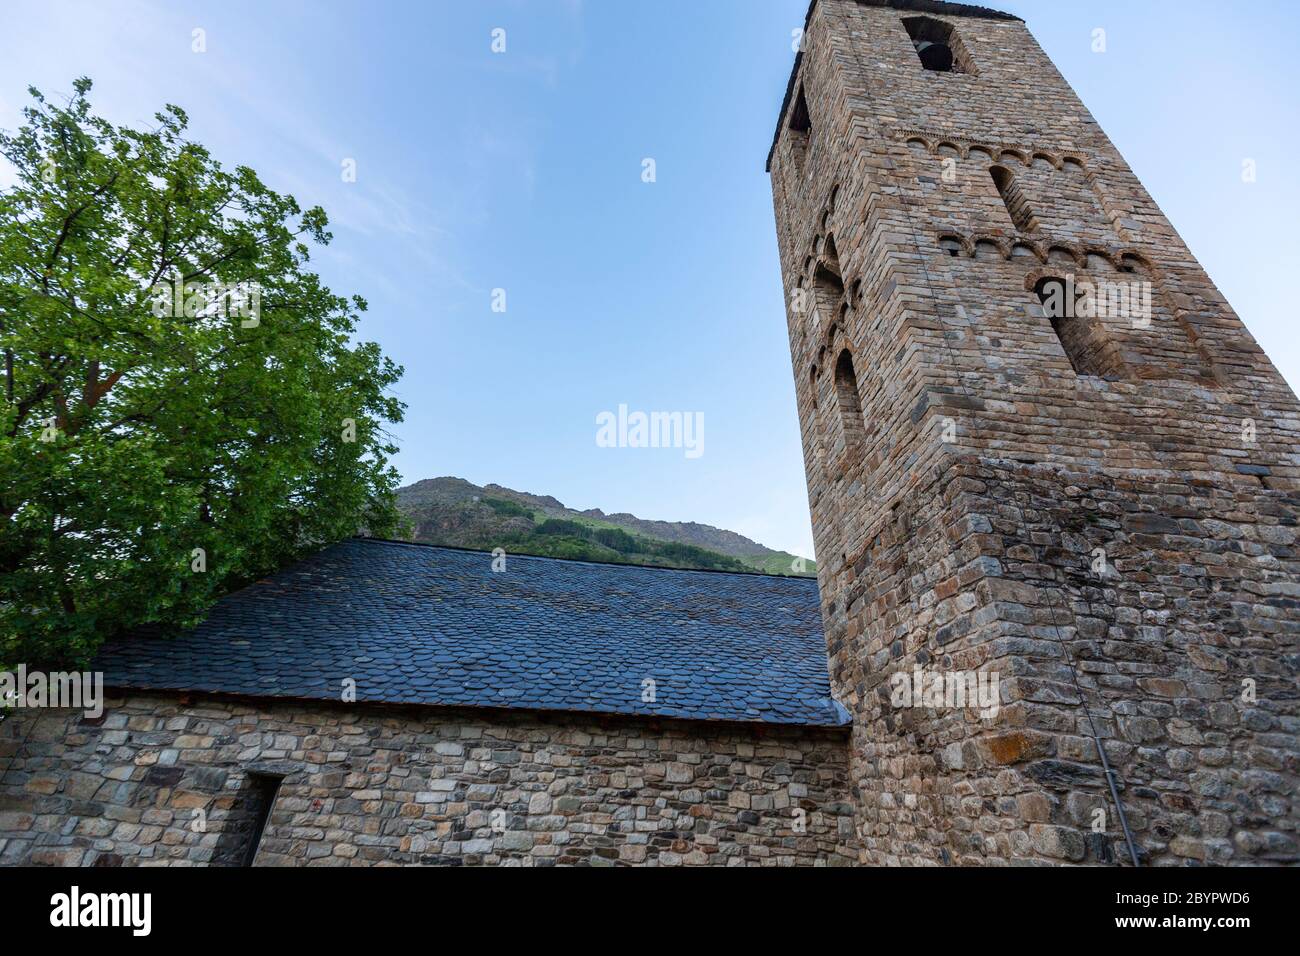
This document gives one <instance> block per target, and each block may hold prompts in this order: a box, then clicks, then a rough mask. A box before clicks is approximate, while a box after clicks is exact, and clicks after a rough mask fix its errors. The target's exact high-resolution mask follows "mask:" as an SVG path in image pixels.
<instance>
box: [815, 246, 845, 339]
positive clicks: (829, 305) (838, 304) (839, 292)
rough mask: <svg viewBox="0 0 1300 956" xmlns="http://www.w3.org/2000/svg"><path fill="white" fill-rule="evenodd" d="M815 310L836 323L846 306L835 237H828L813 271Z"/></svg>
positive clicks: (827, 319)
mask: <svg viewBox="0 0 1300 956" xmlns="http://www.w3.org/2000/svg"><path fill="white" fill-rule="evenodd" d="M813 292H814V296H815V298H816V303H815V309H816V311H817V313H818V314H820V315H821V316H822V317H823V318H824V319H825V320H826V321H828V322H830V321H834V320H835V318H836V317H837V316H839V314H840V311H841V309H842V308H843V305H844V277H843V276H842V275H841V274H840V259H839V254H838V252H837V251H836V249H835V237H834V236H829V235H828V236H827V237H826V241H825V243H824V244H823V246H822V255H821V259H820V260H818V262H817V266H816V268H815V269H814V270H813Z"/></svg>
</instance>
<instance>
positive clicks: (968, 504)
mask: <svg viewBox="0 0 1300 956" xmlns="http://www.w3.org/2000/svg"><path fill="white" fill-rule="evenodd" d="M916 16H924V17H927V18H928V21H929V23H928V25H927V27H926V31H927V32H926V33H925V35H926V36H942V35H944V33H945V32H946V31H948V30H949V29H951V30H952V31H954V32H955V38H954V39H953V40H952V43H953V46H954V48H955V49H956V56H955V59H956V60H957V61H958V64H959V68H961V69H964V70H965V72H937V71H933V70H928V69H926V68H924V67H923V65H922V62H921V59H920V53H919V50H918V47H917V46H915V45H914V43H913V38H912V37H911V36H909V32H908V29H907V27H906V26H905V23H904V19H905V18H909V17H916ZM769 167H770V171H771V175H772V187H773V194H774V200H775V208H776V218H777V230H778V238H779V244H780V251H781V261H782V268H783V273H784V280H785V285H786V290H787V293H788V296H789V302H788V304H789V310H788V313H789V314H788V318H789V332H790V347H791V355H792V359H793V364H794V374H795V384H796V389H797V393H798V401H799V415H800V421H801V424H802V429H803V442H804V456H805V462H806V466H807V476H808V488H809V499H810V504H811V508H812V516H813V527H814V534H815V538H816V546H817V557H818V563H819V568H820V572H819V577H820V581H819V583H820V587H821V594H822V601H823V614H824V618H825V624H826V631H827V641H828V648H829V654H830V661H831V676H832V689H833V691H834V693H835V695H836V697H837V699H839V700H840V701H841V702H843V703H844V704H845V705H846V706H847V707H848V708H849V709H850V711H852V712H853V713H854V716H855V722H854V731H853V741H852V745H851V754H850V762H851V768H852V769H851V774H852V782H853V787H854V788H855V794H856V800H857V825H858V828H859V832H860V834H861V837H862V860H863V861H864V862H869V863H899V862H902V863H982V864H989V863H1004V862H1017V863H1084V862H1086V863H1110V862H1113V861H1115V860H1117V859H1118V860H1120V861H1121V862H1123V861H1126V859H1127V848H1126V844H1125V841H1124V840H1123V837H1122V830H1121V826H1120V823H1119V820H1118V813H1117V808H1116V805H1115V801H1114V800H1113V799H1112V797H1111V795H1110V792H1109V787H1108V785H1107V780H1106V777H1105V774H1104V773H1103V769H1102V766H1101V762H1100V759H1099V754H1098V748H1097V744H1096V742H1095V740H1094V737H1093V732H1094V731H1093V728H1094V727H1095V732H1096V734H1097V736H1098V737H1099V738H1100V739H1101V740H1102V741H1103V742H1104V747H1105V750H1106V754H1107V756H1108V758H1109V761H1110V764H1111V766H1112V768H1113V770H1114V771H1115V775H1116V787H1117V789H1118V791H1119V793H1120V803H1121V805H1122V806H1123V808H1124V810H1125V811H1126V814H1127V819H1128V823H1129V824H1130V827H1131V829H1132V831H1133V835H1134V841H1135V843H1136V845H1137V850H1138V853H1139V854H1140V855H1141V857H1142V858H1144V860H1146V861H1149V862H1156V863H1187V862H1210V863H1260V862H1278V863H1294V862H1296V861H1298V860H1300V843H1298V842H1297V832H1296V831H1297V818H1298V813H1297V808H1296V802H1295V801H1296V793H1297V791H1298V790H1300V786H1298V785H1300V776H1298V774H1297V752H1298V750H1300V745H1298V744H1297V731H1300V706H1298V704H1297V700H1298V698H1300V694H1297V687H1296V674H1297V657H1296V650H1297V634H1300V615H1297V613H1296V609H1297V607H1298V606H1300V600H1298V599H1300V556H1298V553H1297V548H1296V537H1297V517H1298V516H1300V494H1298V492H1300V453H1298V450H1297V445H1298V443H1300V404H1298V403H1297V401H1296V397H1295V395H1294V393H1293V392H1292V391H1291V389H1290V388H1289V387H1288V386H1287V385H1286V383H1285V382H1284V381H1283V379H1282V378H1281V376H1280V375H1279V374H1278V372H1277V371H1276V369H1275V368H1274V367H1273V366H1272V364H1271V363H1270V362H1269V361H1268V358H1267V357H1266V356H1265V355H1264V354H1263V353H1262V351H1261V350H1260V349H1259V347H1258V345H1256V343H1255V342H1254V340H1253V339H1252V338H1251V336H1250V334H1249V333H1248V332H1247V331H1246V329H1245V327H1244V326H1243V325H1242V324H1241V322H1240V320H1239V319H1238V317H1237V316H1236V315H1235V314H1234V313H1233V311H1232V309H1231V307H1230V306H1229V305H1228V303H1227V302H1226V301H1225V300H1224V298H1223V296H1222V295H1221V294H1220V293H1219V292H1218V290H1217V289H1216V288H1215V287H1214V285H1213V283H1212V282H1211V281H1210V279H1209V277H1208V276H1207V275H1206V274H1205V272H1204V271H1203V270H1202V269H1201V268H1200V266H1199V264H1198V263H1197V262H1196V260H1195V259H1194V258H1193V256H1192V255H1191V253H1190V251H1189V250H1188V249H1187V247H1186V245H1185V244H1184V243H1183V242H1182V240H1181V239H1180V237H1179V236H1178V233H1177V232H1176V231H1175V230H1174V228H1173V226H1172V225H1171V224H1170V223H1169V222H1168V221H1167V220H1166V219H1165V217H1164V216H1163V214H1162V213H1161V212H1160V210H1159V209H1158V208H1157V207H1156V205H1155V203H1154V202H1153V201H1152V199H1151V197H1150V196H1149V195H1148V194H1147V193H1146V191H1145V189H1144V188H1143V187H1142V185H1141V183H1140V182H1139V181H1138V180H1137V178H1136V177H1135V176H1134V174H1133V173H1132V171H1131V170H1130V169H1129V168H1128V166H1127V165H1126V164H1125V162H1124V160H1123V159H1122V157H1121V156H1120V154H1119V153H1118V151H1117V150H1116V149H1115V148H1114V146H1113V145H1112V144H1111V143H1110V141H1109V140H1108V139H1107V138H1106V136H1105V134H1104V133H1103V132H1102V131H1101V129H1100V128H1099V127H1098V125H1097V124H1096V122H1095V121H1094V120H1093V119H1092V117H1091V116H1089V114H1088V112H1087V110H1086V109H1085V108H1084V107H1083V105H1082V104H1081V103H1080V102H1079V101H1078V99H1077V98H1076V97H1075V95H1074V93H1073V92H1072V91H1071V90H1070V88H1069V86H1068V84H1067V83H1066V82H1065V80H1064V79H1063V78H1062V77H1061V76H1060V74H1059V73H1058V72H1057V71H1056V69H1055V67H1054V66H1053V65H1052V63H1051V62H1050V60H1048V58H1047V57H1046V56H1045V55H1044V54H1043V52H1042V50H1041V49H1040V48H1039V47H1038V45H1037V44H1036V43H1035V41H1034V40H1033V38H1032V36H1031V35H1030V34H1029V32H1028V31H1027V30H1026V28H1025V26H1024V24H1023V23H1021V22H1020V21H1019V20H1017V19H1015V18H1010V17H1005V16H1002V15H998V14H993V13H991V12H989V11H980V10H978V9H974V8H961V7H959V6H958V5H954V4H943V3H931V2H926V0H870V2H866V0H817V2H815V3H814V4H813V7H812V10H811V11H810V15H809V21H808V24H807V29H806V31H805V35H804V39H803V52H802V53H801V55H800V57H799V59H798V62H797V63H796V67H795V72H794V75H793V77H792V82H791V87H790V95H789V97H788V98H787V103H786V108H785V109H784V111H783V113H782V116H781V121H780V125H779V127H778V132H777V138H776V142H775V145H774V147H773V152H772V155H771V157H770V163H769ZM995 167H999V168H1000V171H995ZM1066 276H1075V277H1077V278H1079V279H1084V278H1087V277H1094V278H1104V279H1106V280H1107V281H1116V282H1137V281H1149V282H1150V283H1151V289H1152V308H1151V314H1150V321H1149V322H1146V323H1134V322H1132V321H1130V319H1129V318H1128V317H1118V318H1117V317H1114V316H1102V317H1095V318H1077V319H1067V320H1066V321H1065V323H1063V324H1061V325H1060V326H1059V328H1054V324H1053V322H1052V321H1049V318H1048V317H1047V315H1045V314H1044V310H1043V308H1042V305H1041V304H1040V301H1039V297H1038V296H1037V295H1036V294H1035V289H1036V286H1037V284H1038V283H1039V281H1040V280H1042V279H1045V278H1051V277H1061V278H1064V277H1066ZM917 667H921V668H929V669H937V670H940V671H945V672H954V671H956V672H966V671H972V670H978V671H984V672H996V673H998V674H999V675H1000V677H1001V701H1002V706H1001V709H1000V711H999V713H998V714H997V716H996V717H994V718H992V719H985V718H983V717H980V716H979V715H977V714H975V713H974V712H972V711H971V710H969V709H955V708H948V709H945V708H942V707H941V708H924V707H923V708H902V707H899V706H897V705H896V703H895V702H894V701H893V700H892V698H891V681H892V679H893V677H894V675H895V674H900V673H901V674H909V673H912V672H913V671H914V669H915V668H917ZM1098 811H1101V812H1100V813H1098Z"/></svg>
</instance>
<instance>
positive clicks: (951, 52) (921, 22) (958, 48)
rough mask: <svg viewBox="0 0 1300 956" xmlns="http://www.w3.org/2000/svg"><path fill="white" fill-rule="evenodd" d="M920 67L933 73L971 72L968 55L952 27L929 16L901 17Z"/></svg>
mask: <svg viewBox="0 0 1300 956" xmlns="http://www.w3.org/2000/svg"><path fill="white" fill-rule="evenodd" d="M903 26H904V27H905V28H906V29H907V35H908V36H909V37H911V38H912V45H913V46H914V47H916V55H917V56H918V57H920V59H921V65H922V66H923V67H925V68H926V69H927V70H932V71H934V72H936V73H974V72H975V69H974V64H973V63H972V62H971V58H970V54H968V53H967V52H966V48H965V47H964V46H963V45H962V42H961V38H960V37H959V36H958V35H957V31H956V30H954V29H953V28H952V25H951V24H948V23H944V22H943V21H942V20H934V19H932V18H930V17H904V18H903Z"/></svg>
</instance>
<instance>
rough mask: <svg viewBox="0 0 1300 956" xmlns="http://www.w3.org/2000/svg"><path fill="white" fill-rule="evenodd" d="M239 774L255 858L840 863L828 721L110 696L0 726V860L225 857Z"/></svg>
mask: <svg viewBox="0 0 1300 956" xmlns="http://www.w3.org/2000/svg"><path fill="white" fill-rule="evenodd" d="M251 772H263V773H271V774H283V775H284V779H283V782H282V784H281V786H280V790H279V793H278V796H277V798H276V800H275V802H274V806H273V810H272V812H271V815H270V818H269V821H268V823H267V825H266V830H265V833H264V835H263V837H262V840H261V844H260V849H259V851H258V853H257V857H256V865H328V866H343V865H377V864H385V865H391V864H406V865H415V864H446V865H461V864H488V865H526V866H534V865H535V866H547V865H618V864H624V865H629V864H640V865H648V866H706V865H715V866H793V865H836V864H843V863H847V862H851V861H853V860H855V859H856V858H857V850H856V848H855V846H854V836H853V827H852V810H851V805H850V803H849V796H848V786H847V765H846V755H845V740H844V734H843V733H842V732H837V731H802V730H799V729H780V728H775V729H769V728H761V727H748V726H730V725H728V726H712V725H710V726H704V725H699V724H687V723H674V722H663V723H654V722H649V721H642V720H635V719H613V718H611V719H594V718H582V717H577V716H565V715H555V716H554V717H550V716H548V717H546V718H542V717H539V716H537V715H526V714H525V715H516V714H509V713H501V712H492V713H476V712H469V711H463V712H451V711H422V712H419V711H412V710H403V709H396V708H390V709H385V708H376V707H373V706H365V707H359V706H343V705H337V706H328V705H299V704H294V703H287V702H286V703H266V704H265V705H263V704H261V703H257V704H252V703H242V702H232V701H224V700H216V699H211V700H202V701H198V702H194V703H188V704H185V703H182V702H180V701H179V700H178V699H177V698H175V697H168V696H155V695H131V696H129V697H126V698H124V699H121V698H119V699H110V700H109V702H108V705H107V708H106V710H105V714H104V717H103V719H102V720H101V721H97V722H88V721H86V720H84V719H83V718H82V715H81V714H80V713H73V712H68V711H41V712H35V711H33V712H22V711H20V712H16V713H15V714H14V715H13V716H11V717H9V718H8V719H6V720H4V721H3V722H2V723H0V863H3V864H23V863H26V864H38V865H39V864H44V865H69V866H72V865H90V866H118V865H125V866H133V865H205V864H211V865H238V864H239V863H240V862H241V860H242V859H243V855H244V852H245V849H246V846H247V843H248V841H249V840H250V839H251V835H252V829H253V825H254V823H253V820H252V816H253V809H254V806H253V805H254V802H255V799H256V796H257V794H258V789H257V788H256V787H255V786H254V785H253V783H254V781H253V780H252V779H250V777H249V774H250V773H251ZM200 813H202V814H203V815H204V816H205V818H206V824H205V828H199V827H197V826H196V820H198V819H199V815H200Z"/></svg>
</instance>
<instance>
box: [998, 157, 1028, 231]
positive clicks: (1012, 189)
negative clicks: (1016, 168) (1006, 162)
mask: <svg viewBox="0 0 1300 956" xmlns="http://www.w3.org/2000/svg"><path fill="white" fill-rule="evenodd" d="M989 175H990V176H992V177H993V185H994V186H996V187H997V190H998V195H999V196H1001V197H1002V203H1003V205H1005V206H1006V207H1007V214H1008V215H1009V216H1011V221H1012V222H1013V223H1015V226H1016V228H1017V229H1018V230H1020V231H1021V232H1034V231H1036V230H1037V229H1038V220H1037V219H1035V218H1034V213H1033V210H1032V209H1030V208H1029V202H1028V200H1026V199H1025V194H1024V191H1023V190H1022V189H1021V188H1020V183H1019V182H1018V181H1017V180H1016V176H1015V174H1014V173H1013V172H1011V170H1009V169H1007V167H1005V166H991V167H990V168H989Z"/></svg>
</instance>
